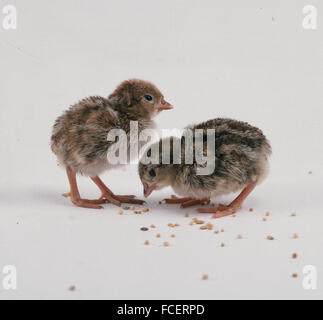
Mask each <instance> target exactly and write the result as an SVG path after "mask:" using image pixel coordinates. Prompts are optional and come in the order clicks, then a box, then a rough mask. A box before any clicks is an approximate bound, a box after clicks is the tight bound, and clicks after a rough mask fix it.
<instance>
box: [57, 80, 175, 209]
mask: <svg viewBox="0 0 323 320" xmlns="http://www.w3.org/2000/svg"><path fill="white" fill-rule="evenodd" d="M168 109H172V106H171V105H170V104H169V103H168V102H166V101H165V100H164V96H163V94H162V93H161V92H160V91H159V90H158V89H157V88H156V87H155V86H154V85H153V84H152V83H150V82H146V81H143V80H138V79H132V80H127V81H124V82H122V83H121V84H120V85H119V86H118V87H117V88H116V89H115V91H114V92H113V93H112V94H110V96H109V97H108V98H104V97H99V96H92V97H88V98H85V99H83V100H81V101H80V102H78V103H76V104H74V105H73V106H71V107H70V108H69V109H68V110H67V111H65V112H64V113H63V114H62V115H61V116H60V117H58V118H57V120H56V122H55V124H54V127H53V131H52V136H51V149H52V151H53V152H54V153H55V155H56V156H57V159H58V162H59V164H60V165H61V166H63V167H65V168H66V172H67V176H68V179H69V183H70V192H69V193H66V194H64V196H65V197H68V196H70V197H71V200H72V202H73V203H74V204H75V205H77V206H80V207H86V208H95V209H99V208H102V206H99V204H102V203H105V202H111V203H113V204H115V205H117V206H120V204H121V203H122V202H129V203H138V204H141V203H143V202H144V201H142V200H138V199H134V198H135V197H134V196H133V195H130V196H117V195H115V194H113V192H112V191H111V190H110V189H109V188H108V187H107V186H105V184H104V183H103V182H102V180H101V179H100V178H99V174H101V173H102V172H104V171H105V170H108V169H112V168H116V167H118V166H119V165H112V164H111V163H109V161H108V159H107V153H108V150H109V148H110V147H111V146H112V145H113V144H114V143H115V142H114V141H108V140H107V135H108V133H109V131H110V130H111V129H122V130H124V131H125V132H126V134H127V136H128V138H129V132H130V121H137V123H138V130H139V132H140V131H141V130H144V129H147V128H155V123H154V121H153V120H152V118H153V117H154V116H156V115H157V114H158V113H159V112H160V111H162V110H168ZM128 141H129V140H128ZM129 147H130V146H129V143H128V152H129ZM76 174H82V175H86V176H89V177H91V179H92V180H93V181H94V182H95V184H96V185H97V186H98V187H99V188H100V190H101V192H102V196H101V198H100V199H98V200H87V199H82V198H81V197H80V194H79V191H78V187H77V183H76Z"/></svg>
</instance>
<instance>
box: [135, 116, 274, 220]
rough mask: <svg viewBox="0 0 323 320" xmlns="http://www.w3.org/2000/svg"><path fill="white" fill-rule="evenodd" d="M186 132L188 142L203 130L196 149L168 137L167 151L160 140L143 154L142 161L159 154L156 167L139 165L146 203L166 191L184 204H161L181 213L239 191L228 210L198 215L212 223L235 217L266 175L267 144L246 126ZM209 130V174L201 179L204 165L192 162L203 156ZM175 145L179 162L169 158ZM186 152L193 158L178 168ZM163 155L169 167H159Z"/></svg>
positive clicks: (214, 125)
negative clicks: (211, 137)
mask: <svg viewBox="0 0 323 320" xmlns="http://www.w3.org/2000/svg"><path fill="white" fill-rule="evenodd" d="M187 129H189V130H191V132H192V133H193V137H194V132H195V130H196V129H202V133H203V134H202V140H201V143H200V144H199V145H198V144H197V140H196V138H195V139H192V142H191V143H188V144H187V146H185V141H186V136H182V137H181V138H175V137H172V138H171V139H170V148H169V149H170V151H167V150H166V151H164V150H163V149H162V145H163V143H164V141H165V139H163V140H160V141H159V142H157V143H155V144H153V145H152V146H150V147H149V148H148V149H147V151H146V152H145V154H144V155H145V156H146V157H147V158H149V157H151V154H152V152H153V150H159V155H157V162H158V160H159V163H156V164H151V163H150V164H143V163H142V159H143V158H142V159H141V161H140V163H139V167H138V169H139V176H140V179H141V181H142V184H143V186H144V195H145V197H147V196H149V195H150V194H151V192H152V191H153V190H159V189H162V188H164V187H166V186H171V187H172V188H173V190H174V191H175V192H176V193H177V194H179V195H181V196H184V198H174V199H165V201H166V203H181V206H182V207H184V208H185V207H188V206H192V205H196V204H205V203H209V201H210V198H211V197H215V196H218V195H223V194H227V193H231V192H236V191H239V190H241V189H242V192H241V193H240V194H239V196H238V197H237V198H236V199H235V200H233V201H232V202H231V203H230V204H229V205H219V206H218V207H217V208H213V207H211V208H199V209H197V210H198V211H199V212H205V213H214V215H213V217H214V218H219V217H222V216H226V215H230V214H233V213H235V212H236V211H237V210H238V209H239V208H240V207H241V206H242V203H243V201H244V200H245V199H246V197H247V196H248V195H249V194H250V192H251V191H252V190H253V189H254V188H255V186H256V185H257V184H259V183H261V182H262V181H263V180H264V179H265V177H266V176H267V174H268V169H269V165H268V157H269V155H270V154H271V147H270V144H269V141H268V140H267V139H266V137H265V136H264V135H263V133H262V131H261V130H260V129H258V128H256V127H253V126H251V125H249V124H248V123H246V122H241V121H236V120H231V119H214V120H209V121H206V122H203V123H200V124H197V125H193V126H189V127H187ZM208 129H214V132H213V131H212V132H213V134H214V148H213V142H212V148H209V149H210V150H209V151H210V152H211V154H212V156H213V159H214V170H213V171H212V172H211V173H210V174H207V175H200V174H198V168H199V167H203V165H201V164H200V163H199V162H198V161H197V157H196V156H199V155H201V154H204V155H205V154H206V147H207V138H206V137H207V135H206V133H207V130H208ZM175 141H176V142H178V143H179V145H180V151H179V153H178V154H179V157H178V155H176V154H175V153H174V152H173V146H174V145H175ZM200 145H201V146H202V148H201V147H200ZM156 147H157V148H156ZM185 150H188V151H191V152H192V154H193V155H194V157H193V161H192V162H191V163H186V164H185V163H183V162H184V161H183V159H185ZM165 152H166V153H167V152H169V158H170V162H169V164H163V161H162V157H163V155H164V156H165ZM166 158H167V157H166ZM175 160H176V161H175ZM178 160H179V161H178Z"/></svg>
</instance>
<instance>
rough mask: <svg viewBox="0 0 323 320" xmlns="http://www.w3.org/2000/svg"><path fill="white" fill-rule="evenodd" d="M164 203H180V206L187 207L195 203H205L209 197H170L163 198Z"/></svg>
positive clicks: (208, 200)
mask: <svg viewBox="0 0 323 320" xmlns="http://www.w3.org/2000/svg"><path fill="white" fill-rule="evenodd" d="M164 200H165V203H169V204H171V203H180V204H181V208H187V207H191V206H195V205H197V204H205V203H209V202H210V199H208V198H205V199H193V198H189V197H187V198H172V199H164Z"/></svg>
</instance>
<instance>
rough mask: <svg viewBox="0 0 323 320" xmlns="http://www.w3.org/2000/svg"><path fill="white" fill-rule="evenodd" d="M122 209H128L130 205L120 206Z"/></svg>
mask: <svg viewBox="0 0 323 320" xmlns="http://www.w3.org/2000/svg"><path fill="white" fill-rule="evenodd" d="M122 209H123V210H129V209H130V207H129V206H122Z"/></svg>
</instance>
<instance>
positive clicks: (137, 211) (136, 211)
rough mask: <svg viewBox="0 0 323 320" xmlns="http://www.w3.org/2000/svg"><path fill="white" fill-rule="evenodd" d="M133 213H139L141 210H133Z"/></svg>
mask: <svg viewBox="0 0 323 320" xmlns="http://www.w3.org/2000/svg"><path fill="white" fill-rule="evenodd" d="M133 213H134V214H141V213H142V212H141V210H135V211H134V212H133Z"/></svg>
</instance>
